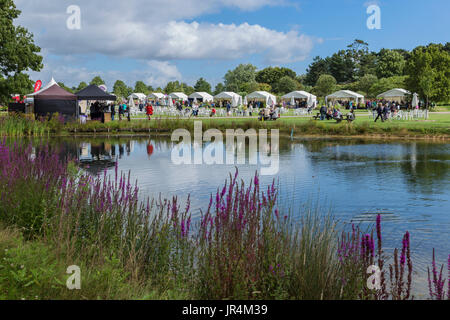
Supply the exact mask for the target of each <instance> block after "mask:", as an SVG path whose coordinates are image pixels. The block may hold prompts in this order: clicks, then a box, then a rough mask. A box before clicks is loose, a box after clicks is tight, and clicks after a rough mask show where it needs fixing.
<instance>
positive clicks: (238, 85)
mask: <svg viewBox="0 0 450 320" xmlns="http://www.w3.org/2000/svg"><path fill="white" fill-rule="evenodd" d="M255 77H256V67H255V66H254V65H252V64H240V65H239V66H237V67H236V68H235V69H233V70H229V71H228V72H227V73H226V74H225V76H224V79H225V86H226V88H227V90H229V91H234V92H240V91H245V90H243V85H244V84H246V83H251V82H256V81H255Z"/></svg>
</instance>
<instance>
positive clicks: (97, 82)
mask: <svg viewBox="0 0 450 320" xmlns="http://www.w3.org/2000/svg"><path fill="white" fill-rule="evenodd" d="M89 84H95V85H96V86H99V85H102V84H105V80H103V79H102V78H101V77H100V76H96V77H94V79H92V80H91V82H90V83H89Z"/></svg>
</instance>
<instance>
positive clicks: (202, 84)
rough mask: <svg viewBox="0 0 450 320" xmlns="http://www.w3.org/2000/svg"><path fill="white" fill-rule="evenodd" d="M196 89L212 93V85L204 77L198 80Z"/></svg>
mask: <svg viewBox="0 0 450 320" xmlns="http://www.w3.org/2000/svg"><path fill="white" fill-rule="evenodd" d="M194 89H195V91H196V92H207V93H209V94H210V93H211V85H210V84H209V83H208V81H206V80H205V79H203V78H200V79H198V80H197V82H196V84H195V86H194ZM219 93H220V92H219Z"/></svg>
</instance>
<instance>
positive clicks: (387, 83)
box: [368, 76, 406, 97]
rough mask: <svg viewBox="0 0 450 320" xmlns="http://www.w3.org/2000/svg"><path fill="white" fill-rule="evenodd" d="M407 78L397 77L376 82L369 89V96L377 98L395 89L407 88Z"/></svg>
mask: <svg viewBox="0 0 450 320" xmlns="http://www.w3.org/2000/svg"><path fill="white" fill-rule="evenodd" d="M405 79H406V77H405V76H395V77H390V78H382V79H379V80H378V81H377V82H375V83H374V84H373V85H372V87H371V88H370V89H369V93H368V95H369V96H372V97H376V96H377V95H379V94H380V93H383V92H386V91H388V90H391V89H394V88H404V87H405Z"/></svg>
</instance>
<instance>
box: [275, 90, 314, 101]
mask: <svg viewBox="0 0 450 320" xmlns="http://www.w3.org/2000/svg"><path fill="white" fill-rule="evenodd" d="M310 96H311V97H312V99H313V100H317V97H316V96H315V95H313V94H311V93H308V92H306V91H292V92H290V93H288V94H286V95H284V96H282V97H281V98H282V99H285V100H289V99H291V98H294V99H309V97H310Z"/></svg>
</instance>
